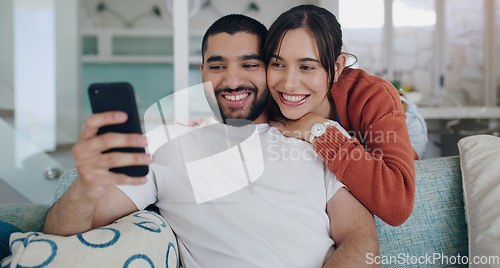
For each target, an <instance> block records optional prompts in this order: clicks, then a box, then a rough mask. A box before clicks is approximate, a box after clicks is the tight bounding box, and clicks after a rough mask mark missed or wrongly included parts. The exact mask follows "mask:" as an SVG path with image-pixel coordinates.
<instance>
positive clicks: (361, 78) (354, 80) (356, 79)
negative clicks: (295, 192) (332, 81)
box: [339, 67, 395, 89]
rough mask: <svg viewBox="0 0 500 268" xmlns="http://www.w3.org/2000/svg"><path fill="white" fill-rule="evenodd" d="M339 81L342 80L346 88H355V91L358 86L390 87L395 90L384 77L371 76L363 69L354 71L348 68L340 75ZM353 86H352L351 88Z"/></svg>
mask: <svg viewBox="0 0 500 268" xmlns="http://www.w3.org/2000/svg"><path fill="white" fill-rule="evenodd" d="M339 80H342V82H343V83H344V85H345V86H347V87H348V88H353V89H355V88H356V87H355V86H356V85H357V86H362V85H365V86H375V85H379V86H383V87H388V88H391V89H395V88H394V86H393V85H392V84H391V83H390V82H389V81H387V80H385V79H383V78H382V77H379V76H376V75H372V74H369V73H368V72H366V71H365V70H362V69H353V68H348V67H346V68H345V69H344V70H343V71H342V74H341V75H340V78H339ZM349 85H352V86H349Z"/></svg>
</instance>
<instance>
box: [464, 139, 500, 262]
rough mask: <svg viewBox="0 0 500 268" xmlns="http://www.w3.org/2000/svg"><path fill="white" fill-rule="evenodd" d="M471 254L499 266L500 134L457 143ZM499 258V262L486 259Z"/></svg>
mask: <svg viewBox="0 0 500 268" xmlns="http://www.w3.org/2000/svg"><path fill="white" fill-rule="evenodd" d="M458 147H459V150H460V162H461V167H462V174H463V187H464V201H465V209H466V211H465V213H466V219H467V224H468V227H469V229H468V234H469V251H470V255H471V256H475V257H479V258H483V260H484V261H485V262H486V263H488V264H490V265H492V266H491V267H493V266H494V267H498V264H500V263H499V259H498V256H500V206H499V205H498V203H499V202H500V137H494V136H489V135H477V136H469V137H466V138H463V139H461V140H460V141H459V142H458ZM489 257H496V263H493V261H492V260H487V258H489Z"/></svg>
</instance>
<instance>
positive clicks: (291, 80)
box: [283, 69, 299, 90]
mask: <svg viewBox="0 0 500 268" xmlns="http://www.w3.org/2000/svg"><path fill="white" fill-rule="evenodd" d="M283 85H284V87H285V89H286V90H293V89H295V88H296V87H297V86H298V85H299V77H298V74H297V72H295V70H294V69H287V71H286V72H285V73H284V75H283Z"/></svg>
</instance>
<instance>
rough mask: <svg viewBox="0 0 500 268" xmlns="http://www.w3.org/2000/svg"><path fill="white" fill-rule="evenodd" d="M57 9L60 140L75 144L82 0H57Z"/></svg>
mask: <svg viewBox="0 0 500 268" xmlns="http://www.w3.org/2000/svg"><path fill="white" fill-rule="evenodd" d="M55 8H56V122H57V123H56V125H57V133H56V139H57V143H58V144H71V143H75V142H77V140H78V137H79V136H80V135H79V134H80V126H79V119H80V112H81V108H80V99H79V95H80V94H79V93H80V91H81V67H80V61H79V53H80V47H81V46H80V36H79V19H78V18H79V17H78V16H79V12H78V10H79V1H78V0H55Z"/></svg>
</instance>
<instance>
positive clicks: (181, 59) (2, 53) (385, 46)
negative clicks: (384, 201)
mask: <svg viewBox="0 0 500 268" xmlns="http://www.w3.org/2000/svg"><path fill="white" fill-rule="evenodd" d="M299 4H316V5H320V6H323V7H325V8H327V9H329V10H330V11H332V12H333V13H334V14H335V15H336V16H337V18H338V19H339V21H340V23H341V25H342V30H343V41H344V48H343V51H345V52H348V53H352V54H354V55H356V56H357V59H358V61H357V62H356V63H355V64H354V67H355V68H362V69H365V70H366V71H368V72H369V73H372V74H376V75H379V76H382V77H384V78H385V79H387V80H389V81H390V82H392V83H393V84H394V85H395V86H396V87H397V88H401V89H403V90H404V91H405V92H406V94H407V96H408V98H409V99H411V100H413V101H414V102H415V103H417V105H418V107H419V109H420V111H421V112H422V114H423V116H424V118H425V119H426V123H427V126H428V131H429V133H428V134H429V142H428V144H427V147H426V151H425V153H424V157H423V158H424V159H425V158H432V157H437V156H448V155H456V154H458V149H457V147H456V142H457V141H458V140H459V139H460V138H461V137H464V136H468V135H474V134H493V135H498V132H499V122H500V121H499V120H500V0H418V1H416V0H316V1H313V0H309V1H306V0H273V1H264V0H253V1H252V0H189V1H187V0H105V1H102V0H1V1H0V203H13V202H35V203H49V202H50V200H51V199H52V193H53V192H54V190H55V187H56V184H57V178H58V176H59V175H60V174H61V172H64V171H65V170H68V169H70V168H73V167H74V161H73V157H72V155H71V148H72V146H73V145H74V144H75V143H76V142H77V141H78V137H79V134H80V131H81V128H82V125H83V122H84V120H85V118H86V117H87V116H88V115H90V113H91V110H90V105H89V102H88V97H87V93H86V90H87V88H88V86H89V85H90V84H91V83H95V82H116V81H128V82H129V83H131V84H132V85H133V86H134V88H135V90H136V99H137V102H138V108H139V113H140V114H143V113H144V112H145V111H146V109H147V108H148V107H150V106H151V105H153V104H155V103H156V102H157V101H158V100H160V99H163V98H164V97H166V96H168V95H170V94H172V93H173V92H175V91H178V90H182V89H184V88H187V87H189V86H193V85H197V84H199V83H201V78H200V70H199V65H200V62H201V39H202V37H203V34H204V32H205V30H206V29H207V28H208V27H209V26H210V24H211V23H212V22H214V21H215V20H216V19H218V18H219V17H221V16H223V15H226V14H230V13H242V14H245V15H248V16H250V17H253V18H255V19H257V20H259V21H261V22H262V23H263V24H264V25H266V26H267V27H269V26H270V25H271V23H272V22H273V21H274V19H276V18H277V17H278V16H279V14H281V13H282V12H284V11H286V10H288V9H289V8H291V7H293V6H296V5H299ZM203 99H204V96H200V95H199V94H198V95H186V96H180V97H178V98H172V99H171V100H170V101H171V102H170V103H169V106H171V108H172V109H171V111H169V112H167V113H166V116H168V117H169V118H171V121H172V122H174V121H181V122H185V121H186V120H189V119H197V118H199V117H201V116H203V115H206V114H207V113H209V111H208V110H207V109H206V107H205V106H203V107H202V106H200V105H197V103H200V102H201V101H202V100H203Z"/></svg>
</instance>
